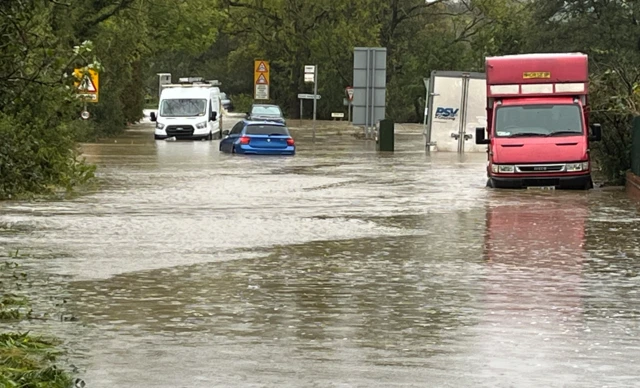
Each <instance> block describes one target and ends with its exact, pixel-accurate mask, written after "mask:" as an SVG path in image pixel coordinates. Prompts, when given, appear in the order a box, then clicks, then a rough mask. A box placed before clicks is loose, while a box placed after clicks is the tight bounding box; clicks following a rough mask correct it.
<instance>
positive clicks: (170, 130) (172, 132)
mask: <svg viewBox="0 0 640 388" xmlns="http://www.w3.org/2000/svg"><path fill="white" fill-rule="evenodd" d="M166 131H167V136H175V137H176V138H178V137H188V136H193V131H194V129H193V126H192V125H169V126H167V129H166Z"/></svg>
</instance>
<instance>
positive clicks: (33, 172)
mask: <svg viewBox="0 0 640 388" xmlns="http://www.w3.org/2000/svg"><path fill="white" fill-rule="evenodd" d="M0 138H1V139H2V142H0V199H8V198H15V197H16V196H21V195H26V194H31V195H33V194H53V193H54V192H56V191H57V190H59V189H64V190H67V191H71V190H72V188H73V187H74V186H76V185H81V184H84V183H88V182H89V181H91V180H92V179H93V177H94V170H95V166H91V165H87V164H85V163H84V162H82V161H80V160H78V156H79V153H78V150H77V147H76V144H75V134H74V133H73V130H72V128H71V127H70V126H69V125H67V124H63V123H57V125H56V123H52V125H48V123H47V122H46V121H43V120H40V119H37V118H34V119H32V120H29V121H23V120H20V119H19V118H16V117H9V116H6V115H4V114H2V113H0Z"/></svg>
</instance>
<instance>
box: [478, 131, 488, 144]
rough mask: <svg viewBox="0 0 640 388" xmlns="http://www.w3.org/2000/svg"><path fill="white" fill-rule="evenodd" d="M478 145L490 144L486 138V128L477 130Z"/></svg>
mask: <svg viewBox="0 0 640 388" xmlns="http://www.w3.org/2000/svg"><path fill="white" fill-rule="evenodd" d="M476 144H489V139H487V138H485V137H484V127H478V128H476Z"/></svg>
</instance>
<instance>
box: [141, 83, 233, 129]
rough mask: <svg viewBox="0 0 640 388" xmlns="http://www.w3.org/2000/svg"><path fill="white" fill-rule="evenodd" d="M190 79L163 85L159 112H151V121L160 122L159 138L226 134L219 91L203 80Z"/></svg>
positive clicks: (157, 126) (157, 124) (158, 125)
mask: <svg viewBox="0 0 640 388" xmlns="http://www.w3.org/2000/svg"><path fill="white" fill-rule="evenodd" d="M181 81H182V79H181ZM189 81H191V79H189ZM189 81H185V82H183V83H179V84H168V85H163V90H162V93H161V94H160V102H159V104H158V112H157V114H156V113H155V112H153V113H151V121H153V122H155V123H156V128H155V134H154V137H155V139H166V138H170V137H175V138H176V139H180V140H182V139H194V140H195V139H202V140H212V139H214V138H216V139H220V138H221V137H222V123H221V121H220V113H221V109H220V107H221V102H220V93H219V91H216V89H217V88H216V87H214V86H212V85H211V84H210V83H206V82H201V81H200V80H199V79H198V80H196V81H195V82H194V81H191V82H189Z"/></svg>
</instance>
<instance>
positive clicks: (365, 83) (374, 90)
mask: <svg viewBox="0 0 640 388" xmlns="http://www.w3.org/2000/svg"><path fill="white" fill-rule="evenodd" d="M386 64H387V49H386V48H384V47H355V48H354V53H353V88H354V89H355V90H356V91H357V93H354V100H353V124H354V125H362V126H364V130H365V138H369V137H370V136H372V135H373V130H374V129H375V126H376V123H377V122H378V121H380V120H382V119H384V118H385V111H386V93H387V92H386V90H387V89H386V88H387V86H386V85H387V84H386V77H387V65H386ZM355 97H357V98H355Z"/></svg>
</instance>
